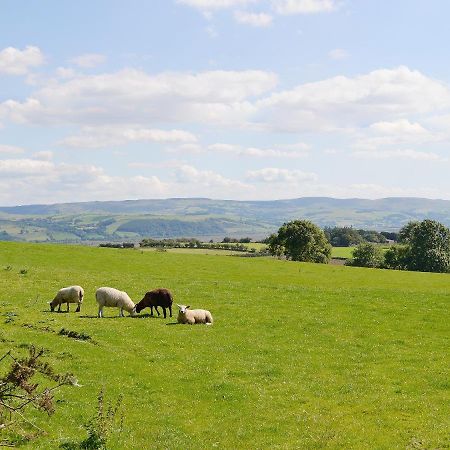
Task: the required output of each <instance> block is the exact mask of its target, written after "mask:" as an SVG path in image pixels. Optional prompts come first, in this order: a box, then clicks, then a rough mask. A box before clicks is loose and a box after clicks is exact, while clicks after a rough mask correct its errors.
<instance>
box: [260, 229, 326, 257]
mask: <svg viewBox="0 0 450 450" xmlns="http://www.w3.org/2000/svg"><path fill="white" fill-rule="evenodd" d="M268 248H269V252H270V253H271V254H272V255H277V256H281V255H285V256H286V258H288V259H292V260H294V261H306V262H315V263H327V262H329V260H330V257H331V245H330V244H329V243H328V241H327V239H326V237H325V233H324V232H323V230H321V229H320V228H319V227H318V226H317V225H314V224H313V223H312V222H310V221H309V220H294V221H292V222H288V223H285V224H284V225H283V226H282V227H281V228H280V229H279V230H278V233H277V234H272V235H271V236H270V237H269V246H268Z"/></svg>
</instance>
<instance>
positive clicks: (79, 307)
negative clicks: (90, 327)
mask: <svg viewBox="0 0 450 450" xmlns="http://www.w3.org/2000/svg"><path fill="white" fill-rule="evenodd" d="M80 309H81V303H78V306H77V309H76V310H75V312H80Z"/></svg>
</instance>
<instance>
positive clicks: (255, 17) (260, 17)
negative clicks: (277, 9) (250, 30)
mask: <svg viewBox="0 0 450 450" xmlns="http://www.w3.org/2000/svg"><path fill="white" fill-rule="evenodd" d="M234 19H235V20H236V22H238V23H241V24H245V25H251V26H253V27H268V26H270V25H272V16H271V15H270V14H266V13H251V12H247V11H235V13H234Z"/></svg>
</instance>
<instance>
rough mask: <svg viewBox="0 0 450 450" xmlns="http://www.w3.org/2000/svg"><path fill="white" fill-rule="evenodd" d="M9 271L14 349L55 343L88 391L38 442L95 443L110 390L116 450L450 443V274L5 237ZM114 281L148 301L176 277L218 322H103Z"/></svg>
mask: <svg viewBox="0 0 450 450" xmlns="http://www.w3.org/2000/svg"><path fill="white" fill-rule="evenodd" d="M7 266H11V269H10V270H4V268H5V267H7ZM23 269H25V270H26V273H25V274H20V273H19V272H20V271H21V270H23ZM0 272H1V273H0V308H1V309H0V323H1V324H2V325H1V330H0V338H1V339H0V349H1V350H2V351H7V350H9V349H10V348H12V349H13V352H15V353H17V354H20V353H23V352H25V350H26V346H27V345H29V344H32V343H33V344H36V345H38V346H43V347H45V348H46V349H47V352H46V355H47V359H48V360H49V361H50V362H51V363H52V364H53V365H54V366H55V367H56V368H57V369H58V370H60V371H71V372H73V373H75V374H76V375H77V376H78V379H79V383H80V384H81V385H82V387H80V388H64V389H63V390H62V391H61V392H60V394H59V395H58V398H59V399H60V401H59V403H58V404H57V412H56V414H55V415H54V416H51V417H50V418H48V417H43V416H41V415H39V414H36V415H35V417H34V420H35V421H36V422H35V423H36V424H37V425H38V426H40V427H41V428H44V429H45V430H46V431H47V434H46V435H43V436H41V437H39V438H38V439H36V440H34V441H32V442H30V443H29V444H28V446H25V447H27V448H33V449H53V448H59V447H60V446H61V445H62V444H64V443H67V442H71V441H77V442H81V441H82V440H83V439H85V438H86V433H85V430H84V428H83V426H82V424H83V423H84V422H86V421H87V420H88V419H89V418H90V417H92V416H93V415H94V414H95V407H96V399H97V395H98V392H99V391H100V389H101V388H102V387H104V390H105V398H107V399H112V400H114V399H116V398H117V397H118V395H119V394H120V393H122V394H123V395H124V400H123V409H124V413H125V417H124V431H123V432H122V433H121V434H116V435H113V436H112V438H111V439H112V440H111V448H117V449H122V448H130V449H131V448H132V449H134V448H155V449H180V448H183V449H200V448H212V447H213V448H224V449H237V448H239V449H241V448H245V449H266V448H271V449H272V448H273V449H291V448H292V449H294V448H308V449H309V448H311V449H313V448H335V449H342V448H346V449H373V448H377V449H396V448H398V449H405V448H424V449H425V448H448V447H449V446H450V433H449V430H450V414H449V412H450V391H449V389H450V379H449V366H450V361H449V353H448V348H449V337H450V320H449V299H448V285H449V280H450V278H449V276H448V275H440V274H424V273H407V272H397V271H384V270H374V269H359V268H352V267H340V266H339V267H338V266H329V265H313V264H304V263H296V262H287V261H279V260H275V259H270V258H237V257H230V256H218V255H202V254H181V253H171V252H140V251H133V250H130V251H124V250H116V249H105V248H102V249H100V248H89V247H79V246H57V245H43V244H17V243H0ZM70 284H81V285H82V286H83V287H84V288H85V291H86V298H85V302H84V304H83V306H82V309H81V313H74V312H70V313H69V314H67V313H60V314H58V313H50V311H49V310H48V305H47V304H46V302H47V301H49V300H51V298H52V297H53V296H54V294H55V292H56V291H57V289H59V288H60V287H62V286H67V285H70ZM108 285H109V286H114V287H117V288H119V289H123V290H126V291H127V292H128V293H129V294H130V296H131V297H132V298H133V299H134V300H139V299H141V298H142V295H143V293H144V292H145V291H146V290H148V289H150V288H155V287H158V286H163V287H168V288H170V289H171V290H172V291H173V293H174V296H175V301H176V302H178V303H184V304H190V305H192V307H203V308H207V309H210V310H211V312H212V313H213V316H214V319H215V324H214V326H213V327H206V326H192V327H190V326H181V325H175V326H170V325H171V324H172V323H174V322H175V320H174V318H172V319H169V318H168V319H167V320H164V319H161V318H151V317H146V316H145V314H141V316H142V315H144V317H142V318H129V317H126V318H118V317H117V311H116V310H115V309H107V310H106V316H107V317H106V318H105V319H97V318H95V316H96V312H97V309H96V305H95V300H94V293H95V289H96V288H98V287H100V286H108ZM63 309H64V308H63ZM74 309H75V307H74V306H73V305H72V311H74ZM24 325H26V326H24ZM62 329H64V330H65V332H70V331H72V332H74V333H77V334H78V335H82V336H89V337H90V338H91V339H88V338H86V339H74V338H71V337H69V336H68V335H67V334H64V333H62V334H59V333H60V331H61V330H62ZM77 334H73V335H74V336H76V335H77ZM0 368H1V369H3V367H2V366H0Z"/></svg>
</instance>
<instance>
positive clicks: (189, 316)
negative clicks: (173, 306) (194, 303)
mask: <svg viewBox="0 0 450 450" xmlns="http://www.w3.org/2000/svg"><path fill="white" fill-rule="evenodd" d="M177 306H178V308H179V309H180V311H179V313H178V317H177V320H178V323H188V324H189V325H193V324H194V323H205V324H206V325H212V324H213V318H212V315H211V313H210V312H209V311H207V310H206V309H190V310H188V308H190V306H185V305H179V304H178V303H177Z"/></svg>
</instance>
